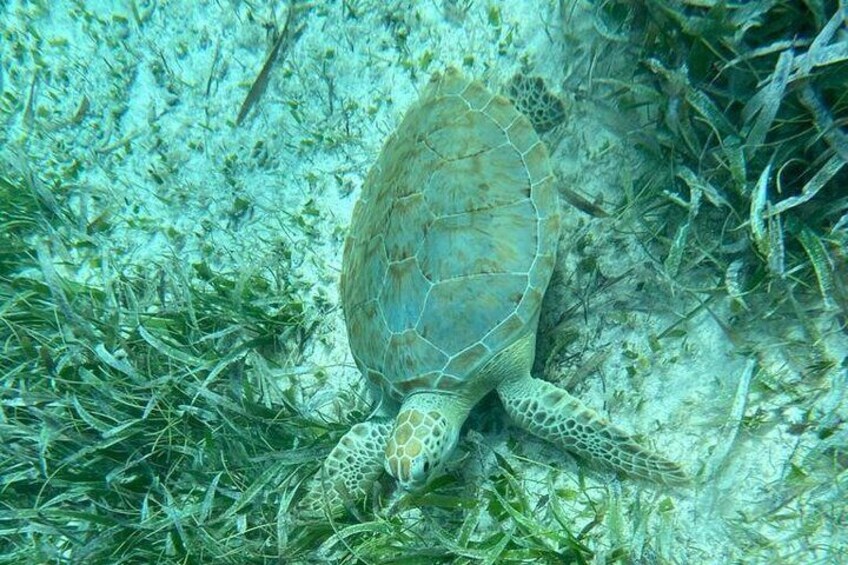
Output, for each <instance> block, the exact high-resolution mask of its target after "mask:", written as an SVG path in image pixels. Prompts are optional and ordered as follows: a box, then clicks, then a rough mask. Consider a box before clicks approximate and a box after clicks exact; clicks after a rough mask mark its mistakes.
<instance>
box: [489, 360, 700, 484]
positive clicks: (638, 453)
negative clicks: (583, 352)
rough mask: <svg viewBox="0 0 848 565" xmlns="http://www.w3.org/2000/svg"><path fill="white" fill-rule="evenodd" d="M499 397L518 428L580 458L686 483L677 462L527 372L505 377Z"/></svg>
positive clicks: (654, 478)
mask: <svg viewBox="0 0 848 565" xmlns="http://www.w3.org/2000/svg"><path fill="white" fill-rule="evenodd" d="M498 395H499V396H500V398H501V401H502V402H503V404H504V407H505V408H506V411H507V413H508V414H509V415H510V417H511V418H512V419H513V421H515V422H516V423H517V424H518V425H519V426H521V427H522V428H524V429H525V430H527V431H528V432H530V433H531V434H533V435H535V436H538V437H540V438H542V439H545V440H547V441H550V442H551V443H553V444H555V445H559V446H560V447H562V448H564V449H566V450H568V451H571V452H573V453H575V454H577V455H579V456H581V457H585V458H587V459H590V460H592V461H597V462H599V463H601V464H604V465H606V466H607V467H611V468H612V469H615V470H617V471H621V472H623V473H625V474H627V475H630V476H632V477H638V478H642V479H647V480H649V481H653V482H659V483H663V484H667V485H675V486H677V485H685V484H687V483H688V482H689V480H690V479H689V477H688V475H687V474H686V473H685V472H684V471H683V469H682V468H681V467H680V466H679V465H678V464H677V463H674V462H672V461H669V460H668V459H666V458H664V457H662V456H661V455H658V454H656V453H653V452H652V451H649V450H647V449H645V448H644V447H642V446H641V445H639V444H638V443H636V441H635V440H634V439H633V438H632V437H630V435H628V434H627V433H625V432H624V431H622V430H620V429H619V428H617V427H615V426H613V425H612V424H610V423H609V422H608V421H606V420H604V419H603V418H601V417H600V416H599V415H598V414H597V413H595V412H594V411H593V410H591V409H590V408H587V407H586V406H585V405H584V404H583V403H582V402H580V401H579V400H577V399H576V398H574V397H573V396H571V395H570V394H568V393H567V392H565V391H564V390H562V389H561V388H558V387H556V386H554V385H552V384H551V383H549V382H546V381H542V380H539V379H535V378H533V377H531V376H530V375H529V374H528V375H525V376H521V377H516V378H509V379H505V380H504V382H502V383H501V385H500V386H499V387H498Z"/></svg>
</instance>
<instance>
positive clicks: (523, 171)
mask: <svg viewBox="0 0 848 565" xmlns="http://www.w3.org/2000/svg"><path fill="white" fill-rule="evenodd" d="M558 235H559V214H558V199H557V195H556V191H555V189H554V186H553V175H552V173H551V167H550V163H549V161H548V151H547V148H546V147H545V146H544V144H543V143H542V142H541V141H540V140H539V137H538V135H537V134H536V132H535V131H534V130H533V126H532V125H531V124H530V122H529V121H528V119H527V118H526V117H524V116H523V115H521V114H520V113H519V112H518V111H517V110H516V109H515V108H514V107H513V105H512V104H511V103H510V102H509V101H508V100H507V99H506V98H504V97H502V96H499V95H495V94H493V93H491V92H490V91H489V90H487V89H486V87H484V86H483V85H482V84H481V83H479V82H476V81H469V80H467V79H465V78H463V77H462V76H461V75H460V74H459V73H458V72H457V71H456V70H453V69H449V70H448V71H446V72H445V73H444V74H443V75H438V74H437V75H435V76H434V77H433V78H432V79H431V81H430V83H429V84H428V85H427V87H426V89H425V90H424V92H423V93H422V96H421V98H420V100H419V101H418V102H417V103H416V104H415V105H414V106H413V107H412V108H411V109H410V110H409V111H408V112H407V114H406V116H405V117H404V119H403V121H402V122H401V124H400V126H398V128H397V130H396V131H395V132H394V133H393V134H392V135H391V136H390V137H389V139H388V140H387V141H386V143H385V145H384V147H383V150H382V152H381V154H380V156H379V158H378V159H377V161H376V163H375V164H374V166H373V168H372V169H371V171H370V172H369V174H368V176H367V178H366V180H365V184H364V186H363V189H362V195H361V197H360V199H359V201H358V202H357V204H356V206H355V208H354V211H353V218H352V222H351V227H350V232H349V236H348V238H347V241H346V243H345V250H344V257H343V268H342V284H341V291H342V305H343V308H344V312H345V321H346V324H347V332H348V337H349V340H350V347H351V351H352V353H353V356H354V359H355V361H356V364H357V366H358V367H359V369H360V370H361V371H362V372H363V374H365V375H366V377H368V378H369V380H371V381H372V382H375V383H376V384H379V385H381V386H383V387H384V388H385V389H387V390H388V391H389V392H390V393H391V394H392V396H393V397H395V398H402V397H403V396H405V395H406V394H409V393H411V392H414V391H416V390H422V389H428V390H429V389H440V390H445V391H456V390H460V389H461V388H462V387H463V386H464V384H465V383H467V382H468V381H469V379H470V378H472V377H473V376H474V375H475V374H476V369H478V368H479V367H480V366H481V365H483V364H484V363H485V362H486V361H488V360H489V359H491V357H492V356H493V355H494V354H496V353H497V352H499V351H501V350H502V349H504V348H505V347H507V346H509V345H510V344H511V343H513V342H514V341H515V340H516V339H518V338H520V337H522V336H524V335H526V334H527V332H535V331H536V326H537V324H538V317H539V310H540V307H541V303H542V297H543V295H544V292H545V289H546V287H547V285H548V281H549V280H550V276H551V272H552V270H553V266H554V259H555V255H556V245H557V239H558ZM494 384H496V383H493V385H492V386H494Z"/></svg>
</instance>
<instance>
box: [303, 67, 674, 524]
mask: <svg viewBox="0 0 848 565" xmlns="http://www.w3.org/2000/svg"><path fill="white" fill-rule="evenodd" d="M559 230H560V217H559V202H558V198H557V192H556V189H555V188H554V177H553V174H552V172H551V167H550V164H549V162H548V151H547V149H546V147H545V146H544V145H543V143H542V142H541V141H540V140H539V137H538V135H537V134H536V132H535V131H534V130H533V127H532V125H531V124H530V122H529V121H528V119H527V118H526V117H524V116H523V115H521V114H520V113H519V112H518V111H517V110H516V109H515V108H514V106H513V105H512V104H511V103H510V102H509V101H508V100H507V99H506V98H504V97H503V96H499V95H495V94H492V93H491V92H490V91H489V90H487V89H486V87H484V86H483V85H482V84H481V83H479V82H476V81H470V80H467V79H465V78H463V77H462V76H461V75H460V74H459V73H458V72H457V71H456V70H452V69H450V70H447V71H446V72H445V73H444V74H437V75H435V76H434V77H433V78H432V80H431V81H430V83H429V84H428V86H427V87H426V89H425V90H424V92H423V93H422V96H421V98H420V100H419V102H418V103H417V104H415V105H414V106H413V107H412V108H411V109H410V110H409V111H408V113H407V114H406V116H405V117H404V119H403V121H402V123H401V124H400V126H399V127H398V128H397V131H395V133H393V134H392V135H391V136H390V137H389V139H388V141H387V142H386V144H385V146H384V147H383V150H382V152H381V154H380V156H379V158H378V160H377V162H376V164H375V165H374V166H373V168H372V169H371V171H370V173H369V174H368V176H367V178H366V180H365V184H364V186H363V190H362V196H361V198H360V200H359V202H358V203H357V204H356V207H355V209H354V211H353V219H352V223H351V227H350V233H349V236H348V239H347V242H346V244H345V249H344V256H343V270H342V271H343V272H342V280H341V299H342V306H343V309H344V314H345V321H346V324H347V333H348V337H349V340H350V348H351V351H352V353H353V357H354V359H355V361H356V365H357V366H358V368H359V369H360V370H361V372H362V374H363V375H365V377H366V378H367V379H368V380H369V381H370V383H372V384H373V385H376V387H378V388H379V389H381V390H382V393H383V398H384V399H386V400H385V401H384V404H385V405H388V406H389V409H388V410H386V412H387V414H386V415H385V417H384V418H379V417H375V418H372V419H370V420H369V421H366V422H363V423H360V424H357V425H355V426H354V427H353V428H351V430H350V431H349V432H348V433H346V434H345V435H344V436H343V437H342V438H341V440H340V441H339V443H338V445H337V446H336V447H335V448H334V449H333V450H332V452H331V453H330V455H329V456H328V458H327V459H326V461H325V462H324V464H323V467H322V469H321V470H320V471H319V473H318V474H316V476H315V477H314V478H313V479H312V480H311V482H309V483H308V484H307V489H306V494H305V495H304V497H303V498H302V499H301V501H300V503H299V505H298V507H297V508H296V511H297V512H298V513H299V515H301V516H319V515H321V514H323V512H325V511H329V512H331V513H337V512H338V511H340V510H342V509H343V508H344V507H345V505H346V502H354V501H362V500H364V499H365V498H366V497H367V495H368V494H369V493H370V492H371V491H372V487H373V486H374V483H375V481H376V480H377V479H378V477H379V476H380V474H381V473H382V472H383V470H384V469H385V470H386V471H388V472H389V474H391V475H392V476H393V477H395V478H396V479H397V481H398V482H399V484H400V485H401V486H402V487H404V488H405V489H416V488H418V487H421V486H422V485H424V484H426V483H427V481H428V479H429V478H431V477H433V476H434V475H436V474H437V473H438V472H439V469H440V468H441V467H442V465H443V464H444V463H445V461H446V460H447V459H448V458H449V457H450V455H451V452H452V451H453V449H454V447H455V446H456V443H457V440H458V437H459V432H460V428H461V427H462V425H463V422H465V419H466V417H467V416H468V414H469V411H470V410H471V408H472V407H473V406H474V405H475V404H477V402H478V401H479V400H480V399H481V398H482V397H483V396H484V395H486V394H487V393H488V392H490V391H492V390H495V391H497V394H498V396H499V397H500V399H501V401H502V402H503V405H504V407H505V409H506V412H507V414H509V416H510V417H511V419H512V420H513V421H514V422H515V423H516V424H518V426H519V427H521V428H523V429H525V430H527V431H528V432H530V433H531V434H533V435H536V436H538V437H540V438H543V439H545V440H547V441H549V442H551V443H553V444H556V445H558V446H560V447H563V448H565V449H567V450H568V451H571V452H573V453H576V454H578V455H580V456H584V457H587V458H591V459H592V460H595V461H599V462H602V463H604V464H606V465H607V466H609V467H612V468H613V469H616V470H620V471H623V472H625V473H627V474H629V475H633V476H636V477H642V478H645V479H649V480H654V481H659V482H663V483H681V482H685V481H686V475H685V474H684V472H683V471H682V470H681V469H680V467H679V466H678V465H676V464H675V463H672V462H670V461H668V460H666V459H665V458H663V457H661V456H659V455H656V454H654V453H651V452H650V451H647V450H645V449H643V448H642V447H640V446H639V445H638V444H637V443H636V442H635V441H634V440H633V439H632V438H631V437H630V436H628V435H627V434H626V433H624V432H623V431H621V430H619V429H617V428H615V427H613V426H612V425H611V424H609V423H608V422H606V421H604V420H603V419H602V418H601V417H599V416H598V415H597V414H596V413H595V412H593V411H592V410H590V409H589V408H587V407H585V406H584V405H583V404H582V403H581V402H580V401H578V400H577V399H576V398H574V397H572V396H571V395H570V394H568V393H567V392H566V391H564V390H562V389H560V388H557V387H556V386H554V385H553V384H551V383H548V382H546V381H543V380H539V379H536V378H533V377H532V376H531V375H530V369H531V367H532V365H533V358H534V352H535V343H536V328H537V325H538V320H539V311H540V308H541V304H542V297H543V295H544V293H545V289H546V288H547V285H548V282H549V280H550V277H551V272H552V270H553V268H554V260H555V256H556V249H557V240H558V238H559ZM393 415H394V416H395V417H394V419H393V420H392V419H391V416H393Z"/></svg>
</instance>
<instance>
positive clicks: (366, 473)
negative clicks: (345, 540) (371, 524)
mask: <svg viewBox="0 0 848 565" xmlns="http://www.w3.org/2000/svg"><path fill="white" fill-rule="evenodd" d="M390 431H391V423H390V422H385V421H368V422H363V423H361V424H356V425H355V426H353V427H352V428H351V429H350V431H349V432H347V433H346V434H345V435H343V436H342V438H341V439H340V440H339V443H338V444H337V445H336V446H335V447H334V448H333V450H332V451H330V455H328V456H327V459H326V460H325V461H324V464H323V465H322V466H321V468H320V469H319V470H318V472H317V473H315V475H314V476H313V477H312V478H311V479H309V480H308V481H307V483H306V485H305V487H306V493H305V494H304V495H303V497H302V498H301V499H300V501H298V503H297V505H296V506H295V508H294V518H295V520H296V521H299V522H311V521H315V520H324V519H326V517H327V516H331V517H337V516H339V515H341V514H342V513H343V512H344V510H345V508H347V507H349V506H355V505H357V504H360V503H362V502H363V501H364V500H365V499H366V498H367V497H368V495H369V494H370V493H371V489H372V487H373V485H374V483H375V482H376V481H377V479H378V478H379V477H380V475H381V474H382V473H383V461H384V459H385V449H386V441H387V439H388V437H389V432H390Z"/></svg>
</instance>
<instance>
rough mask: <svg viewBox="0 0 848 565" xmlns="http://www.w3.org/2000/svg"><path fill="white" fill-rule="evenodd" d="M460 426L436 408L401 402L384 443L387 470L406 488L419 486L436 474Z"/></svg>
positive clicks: (451, 446) (446, 456)
mask: <svg viewBox="0 0 848 565" xmlns="http://www.w3.org/2000/svg"><path fill="white" fill-rule="evenodd" d="M461 426H462V422H461V421H460V422H459V423H455V422H451V420H450V419H449V418H447V417H445V415H444V414H442V413H441V412H439V411H437V410H434V409H429V410H428V409H426V408H421V407H407V406H406V404H404V407H402V408H401V411H400V413H399V414H398V417H397V420H395V427H394V429H393V430H392V433H391V435H390V436H389V441H388V443H386V471H388V472H389V474H390V475H392V476H393V477H394V478H395V479H397V481H398V483H399V484H400V486H401V487H403V488H404V489H405V490H417V489H420V488H421V487H423V486H424V485H426V484H427V483H428V482H429V480H430V479H431V478H433V477H435V476H436V475H438V474H439V470H440V469H441V467H442V465H444V463H445V461H447V459H448V458H449V457H450V454H451V452H452V451H453V448H454V447H455V446H456V442H457V439H458V438H459V429H460V427H461Z"/></svg>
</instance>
